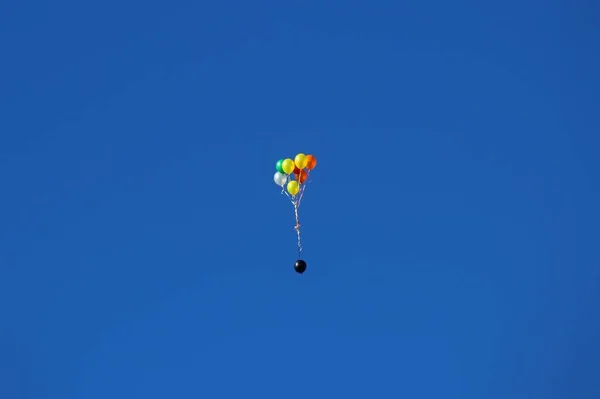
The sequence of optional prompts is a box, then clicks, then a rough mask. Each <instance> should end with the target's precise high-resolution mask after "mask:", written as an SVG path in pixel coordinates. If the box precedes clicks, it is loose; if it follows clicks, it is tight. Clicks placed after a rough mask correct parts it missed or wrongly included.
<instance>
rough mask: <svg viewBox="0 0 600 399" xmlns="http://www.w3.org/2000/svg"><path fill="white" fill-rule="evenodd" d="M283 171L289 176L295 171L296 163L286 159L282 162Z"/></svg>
mask: <svg viewBox="0 0 600 399" xmlns="http://www.w3.org/2000/svg"><path fill="white" fill-rule="evenodd" d="M281 169H282V170H283V173H285V174H286V175H289V174H290V173H292V172H293V171H294V161H292V160H291V159H289V158H287V159H284V160H283V162H281Z"/></svg>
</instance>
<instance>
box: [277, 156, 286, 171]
mask: <svg viewBox="0 0 600 399" xmlns="http://www.w3.org/2000/svg"><path fill="white" fill-rule="evenodd" d="M282 164H283V159H280V160H279V161H277V163H276V164H275V169H277V171H278V172H279V173H285V172H284V171H283V166H282Z"/></svg>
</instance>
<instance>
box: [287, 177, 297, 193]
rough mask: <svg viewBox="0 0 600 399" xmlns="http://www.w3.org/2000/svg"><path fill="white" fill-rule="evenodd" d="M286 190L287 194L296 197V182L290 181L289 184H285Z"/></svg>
mask: <svg viewBox="0 0 600 399" xmlns="http://www.w3.org/2000/svg"><path fill="white" fill-rule="evenodd" d="M287 190H288V193H290V194H292V195H296V194H298V191H300V186H299V185H298V182H297V181H296V180H290V182H289V183H288V184H287Z"/></svg>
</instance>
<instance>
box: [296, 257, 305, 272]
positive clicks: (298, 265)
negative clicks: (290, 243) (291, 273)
mask: <svg viewBox="0 0 600 399" xmlns="http://www.w3.org/2000/svg"><path fill="white" fill-rule="evenodd" d="M294 270H295V271H296V273H299V274H302V273H304V272H305V271H306V262H305V261H303V260H302V259H298V260H297V261H296V263H294Z"/></svg>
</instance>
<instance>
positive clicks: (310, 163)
mask: <svg viewBox="0 0 600 399" xmlns="http://www.w3.org/2000/svg"><path fill="white" fill-rule="evenodd" d="M315 166H317V158H315V156H314V155H307V156H306V169H308V170H313V169H314V168H315Z"/></svg>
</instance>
